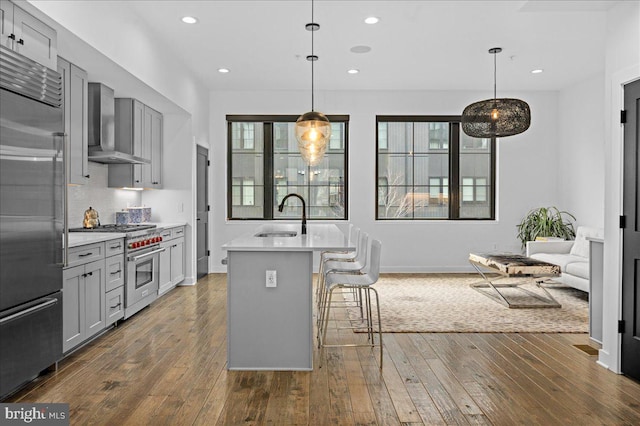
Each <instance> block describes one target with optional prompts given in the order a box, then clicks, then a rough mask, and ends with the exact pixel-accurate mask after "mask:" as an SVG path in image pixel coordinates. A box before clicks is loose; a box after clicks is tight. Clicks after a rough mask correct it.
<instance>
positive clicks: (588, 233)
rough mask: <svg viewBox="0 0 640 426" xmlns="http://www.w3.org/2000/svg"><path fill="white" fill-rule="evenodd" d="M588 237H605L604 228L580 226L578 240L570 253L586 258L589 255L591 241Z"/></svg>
mask: <svg viewBox="0 0 640 426" xmlns="http://www.w3.org/2000/svg"><path fill="white" fill-rule="evenodd" d="M587 238H604V230H603V229H602V228H591V227H589V226H578V230H577V231H576V240H575V242H574V243H573V247H571V251H570V252H569V253H570V254H572V255H574V256H580V257H584V258H588V257H589V241H588V240H587Z"/></svg>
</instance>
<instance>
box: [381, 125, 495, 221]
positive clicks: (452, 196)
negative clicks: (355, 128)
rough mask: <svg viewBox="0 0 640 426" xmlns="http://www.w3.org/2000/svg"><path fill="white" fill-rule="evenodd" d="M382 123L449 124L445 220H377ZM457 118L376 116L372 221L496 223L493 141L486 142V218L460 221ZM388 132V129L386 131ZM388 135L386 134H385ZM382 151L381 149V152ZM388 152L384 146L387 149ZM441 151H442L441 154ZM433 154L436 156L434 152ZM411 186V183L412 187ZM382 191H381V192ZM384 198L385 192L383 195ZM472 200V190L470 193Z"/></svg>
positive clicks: (458, 130) (422, 218)
mask: <svg viewBox="0 0 640 426" xmlns="http://www.w3.org/2000/svg"><path fill="white" fill-rule="evenodd" d="M385 122H398V123H409V122H411V123H419V122H420V123H422V122H448V123H449V148H448V153H449V176H448V178H449V210H448V216H447V217H433V218H432V217H380V215H379V206H380V200H379V196H380V194H381V188H380V186H379V183H380V176H379V172H378V168H379V164H378V161H379V155H380V153H381V151H380V141H379V132H378V129H379V126H380V123H385ZM460 123H461V116H459V115H376V131H375V134H376V152H375V154H376V167H375V179H374V182H375V220H376V221H392V220H396V221H443V220H455V221H469V220H482V221H495V220H496V198H497V194H496V167H497V161H496V156H497V155H496V146H497V144H496V138H495V137H494V138H490V139H489V140H490V150H491V152H490V159H489V161H490V168H491V170H490V173H489V179H490V182H489V185H488V186H489V192H490V202H489V210H490V215H489V217H460V202H461V199H462V182H461V177H460V155H461V152H460V132H462V128H461V126H460ZM387 132H388V129H387ZM387 134H388V133H387ZM383 149H384V148H383ZM386 149H388V145H387V148H386ZM442 151H445V150H442ZM435 152H438V150H436V151H435ZM412 186H415V183H413V184H412ZM382 191H384V189H382ZM385 193H387V194H388V189H387V190H386V192H385ZM474 199H475V190H474Z"/></svg>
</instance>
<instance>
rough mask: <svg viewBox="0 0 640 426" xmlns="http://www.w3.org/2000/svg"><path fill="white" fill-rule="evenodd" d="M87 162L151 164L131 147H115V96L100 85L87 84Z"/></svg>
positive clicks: (111, 91) (107, 88)
mask: <svg viewBox="0 0 640 426" xmlns="http://www.w3.org/2000/svg"><path fill="white" fill-rule="evenodd" d="M88 109H89V161H93V162H95V163H106V164H151V160H148V159H145V158H142V157H138V156H136V155H134V153H133V146H132V144H129V146H120V145H116V140H115V95H114V91H113V89H111V88H110V87H108V86H105V85H104V84H102V83H89V108H88Z"/></svg>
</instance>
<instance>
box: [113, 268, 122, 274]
mask: <svg viewBox="0 0 640 426" xmlns="http://www.w3.org/2000/svg"><path fill="white" fill-rule="evenodd" d="M120 272H121V271H120V269H118V270H117V271H115V272H111V275H116V274H119V273H120Z"/></svg>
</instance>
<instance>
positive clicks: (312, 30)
mask: <svg viewBox="0 0 640 426" xmlns="http://www.w3.org/2000/svg"><path fill="white" fill-rule="evenodd" d="M311 23H312V24H314V25H315V21H314V20H313V0H311ZM313 33H315V30H314V29H313V27H312V29H311V111H314V109H313V105H314V103H313V101H314V99H313V96H314V95H313V92H314V90H313V89H314V87H313V80H314V75H313V63H314V62H315V58H314V55H315V53H314V52H313Z"/></svg>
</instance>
